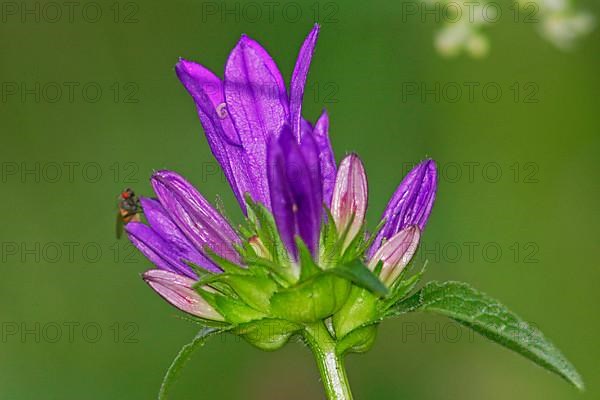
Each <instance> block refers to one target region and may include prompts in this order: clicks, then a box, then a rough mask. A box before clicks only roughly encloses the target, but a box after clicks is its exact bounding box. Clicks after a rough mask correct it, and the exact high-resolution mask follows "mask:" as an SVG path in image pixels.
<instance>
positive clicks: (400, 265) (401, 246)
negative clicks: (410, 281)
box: [369, 225, 421, 286]
mask: <svg viewBox="0 0 600 400" xmlns="http://www.w3.org/2000/svg"><path fill="white" fill-rule="evenodd" d="M420 237H421V231H420V230H419V227H418V226H416V225H410V226H408V227H406V228H404V229H403V230H401V231H400V232H398V233H397V234H395V235H394V236H392V237H391V238H390V240H388V241H387V242H385V243H384V244H383V245H382V246H381V247H380V248H379V249H378V250H377V251H376V252H375V254H374V255H373V257H372V258H371V261H370V262H369V268H370V269H371V270H374V269H375V267H376V266H377V264H378V263H379V262H383V268H382V269H381V274H380V275H379V279H381V281H382V282H383V283H385V284H386V285H387V286H391V285H392V284H393V283H394V281H395V280H396V278H398V276H399V275H400V273H401V272H402V270H403V269H404V268H405V267H406V266H407V265H408V263H409V262H410V260H411V259H412V257H413V255H414V254H415V252H416V251H417V247H418V245H419V239H420Z"/></svg>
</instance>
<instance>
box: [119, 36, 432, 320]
mask: <svg viewBox="0 0 600 400" xmlns="http://www.w3.org/2000/svg"><path fill="white" fill-rule="evenodd" d="M318 34H319V27H318V26H317V25H315V27H314V28H313V29H312V31H311V32H310V33H309V35H308V36H307V38H306V39H305V41H304V43H303V45H302V47H301V49H300V52H299V55H298V59H297V61H296V65H295V67H294V71H293V73H292V78H291V82H290V85H289V95H288V90H287V88H286V86H285V84H284V81H283V78H282V76H281V73H280V72H279V69H278V68H277V66H276V64H275V62H274V61H273V59H272V58H271V57H270V56H269V54H268V53H267V52H266V50H265V49H263V48H262V47H261V46H260V44H258V43H257V42H255V41H254V40H252V39H250V38H248V37H247V36H242V38H241V39H240V40H239V42H238V43H237V45H236V46H235V47H234V49H233V50H232V52H231V54H230V55H229V58H228V60H227V63H226V66H225V74H224V79H223V80H221V79H220V78H218V77H217V76H216V75H215V74H213V73H212V72H211V71H209V70H208V69H207V68H205V67H203V66H202V65H199V64H196V63H194V62H191V61H187V60H183V59H182V60H180V61H179V62H178V63H177V66H176V68H175V69H176V73H177V76H178V77H179V79H180V80H181V82H182V83H183V85H184V86H185V88H186V89H187V91H188V92H189V94H190V95H191V96H192V98H193V100H194V103H195V105H196V109H197V112H198V116H199V117H200V122H201V124H202V126H203V128H204V132H205V134H206V137H207V140H208V144H209V146H210V148H211V151H212V153H213V154H214V156H215V158H216V160H217V161H218V162H219V164H220V165H221V167H222V169H223V171H224V173H225V176H226V178H227V180H228V182H229V184H230V185H231V188H232V190H233V193H234V195H235V197H236V198H237V200H238V202H239V203H240V207H241V209H242V211H243V212H244V213H245V214H246V215H247V216H248V223H252V224H254V225H252V227H251V228H250V229H246V228H245V229H240V230H239V231H238V230H236V229H234V228H233V227H232V226H231V224H230V223H229V222H228V221H227V220H226V219H225V218H224V217H223V216H222V215H221V214H220V213H219V212H218V211H217V210H216V209H215V208H214V207H213V206H212V205H211V204H210V203H209V202H208V201H206V199H205V198H204V197H203V196H202V195H201V194H200V193H199V192H198V191H197V190H196V189H195V188H194V186H193V185H192V184H190V183H189V182H188V181H187V180H185V179H184V178H183V177H181V176H180V175H178V174H176V173H175V172H172V171H158V172H156V173H154V174H153V176H152V179H151V183H152V187H153V189H154V192H155V193H156V197H157V199H149V198H144V199H142V200H141V202H142V208H143V211H144V215H145V217H146V220H147V224H144V223H139V222H132V223H129V224H128V225H127V226H126V231H127V233H128V236H129V238H130V240H131V241H132V243H133V244H134V245H135V246H136V247H138V249H139V250H140V251H141V252H142V253H143V254H144V255H146V257H148V259H149V260H150V261H151V262H152V263H153V264H154V265H155V266H156V267H157V269H154V270H151V271H148V272H146V273H145V274H144V280H145V281H146V282H147V283H148V284H149V285H150V286H151V287H152V288H153V289H154V290H156V291H157V292H158V293H159V294H160V295H161V296H162V297H164V298H165V299H166V300H167V301H168V302H170V303H171V304H173V305H174V306H176V307H178V308H180V309H182V310H183V311H185V312H188V313H190V314H192V315H196V316H199V317H201V318H207V319H214V320H222V319H223V318H226V319H227V317H226V314H223V313H222V312H221V313H219V311H222V310H221V309H220V308H218V307H216V306H215V304H216V303H212V302H211V301H216V300H215V299H216V298H219V296H220V295H221V294H219V293H216V294H215V293H211V289H210V284H209V285H208V286H203V288H204V289H205V291H204V292H199V291H196V289H195V288H194V283H195V282H197V280H198V279H199V277H198V275H197V273H199V271H200V270H201V269H204V270H205V271H207V274H219V273H221V272H222V271H223V270H227V272H230V269H231V268H246V267H247V265H250V266H252V265H251V263H252V262H254V261H255V259H256V257H259V258H262V259H264V262H263V264H260V265H271V266H272V265H273V264H274V263H275V262H279V263H281V264H284V265H276V266H275V268H282V269H284V268H290V270H293V272H292V273H289V271H288V272H286V271H281V277H283V278H281V277H280V278H279V279H288V280H290V279H291V280H292V282H289V283H290V284H293V283H294V282H293V280H294V279H298V278H299V274H298V273H297V272H298V271H299V269H298V261H299V258H300V255H299V253H300V251H299V249H298V248H297V245H298V240H301V241H302V242H303V243H304V244H305V245H306V248H307V249H308V250H309V252H310V253H311V254H312V256H313V259H314V261H315V262H316V263H317V264H318V262H319V259H320V256H321V254H322V251H327V249H323V248H322V247H323V246H324V244H323V243H322V239H323V235H322V233H323V232H322V230H323V229H322V228H323V226H324V225H325V224H328V223H335V224H336V226H337V228H338V229H337V232H339V233H340V234H341V233H342V232H344V231H347V232H348V234H347V238H346V241H345V243H344V244H343V246H342V247H343V250H344V251H345V249H346V248H348V247H349V246H348V245H349V243H350V242H351V241H352V239H354V238H355V237H357V234H358V233H359V232H360V231H361V230H362V229H363V225H364V221H365V215H366V209H367V200H368V199H367V196H368V193H367V178H366V174H365V170H364V167H363V165H362V162H361V161H360V159H359V157H358V156H357V155H355V154H351V155H349V156H347V157H346V158H345V159H344V160H343V161H342V163H341V165H340V168H339V171H338V169H337V167H336V162H335V157H334V153H333V150H332V147H331V143H330V140H329V117H328V115H327V113H326V112H325V111H323V113H322V115H321V116H320V117H319V119H318V120H317V121H316V123H315V124H314V126H313V125H312V124H311V123H310V122H309V121H307V120H305V119H304V118H303V117H302V97H303V93H304V86H305V83H306V79H307V75H308V70H309V67H310V63H311V59H312V55H313V53H314V49H315V45H316V41H317V37H318ZM435 190H436V170H435V164H434V162H433V161H431V160H426V161H424V162H423V163H421V164H419V165H418V166H417V167H416V168H415V169H414V170H413V171H411V172H410V173H409V174H408V176H407V177H406V178H405V179H404V181H402V183H401V184H400V186H399V188H398V189H397V190H396V193H395V194H394V196H393V197H392V199H391V201H390V203H389V204H388V207H387V209H386V211H385V212H384V216H383V218H385V220H386V222H385V225H384V226H383V229H382V230H381V231H380V232H379V233H378V235H377V236H376V238H375V240H374V242H373V245H372V246H371V248H370V249H369V251H368V259H367V261H369V260H370V263H369V266H371V267H372V266H373V265H375V264H377V262H378V261H383V263H384V265H383V269H382V274H381V276H380V279H382V280H383V281H384V282H386V283H388V282H389V281H390V280H392V281H393V279H395V277H396V276H397V275H398V274H399V271H401V269H402V268H403V267H404V266H405V265H406V262H407V261H406V260H409V259H410V257H411V256H412V254H413V253H414V249H415V248H416V245H417V244H418V241H419V236H420V230H422V229H423V228H424V226H425V223H426V221H427V218H428V217H429V213H430V212H431V207H432V205H433V201H434V198H435ZM246 196H249V200H247V198H246ZM247 201H248V204H247ZM249 206H250V207H251V208H252V210H250V209H249ZM325 208H328V209H330V210H331V213H332V216H333V221H328V218H326V215H327V214H326V212H325ZM399 232H400V233H399ZM330 239H331V238H330ZM334 239H335V238H334ZM361 240H362V239H361ZM328 243H330V242H328ZM350 247H352V246H350ZM355 248H357V249H359V248H364V247H360V246H355ZM249 252H251V254H250V253H249ZM282 252H283V253H284V254H283V255H282ZM355 256H356V257H362V256H363V254H362V253H361V254H356V255H355ZM253 257H254V258H253ZM289 261H291V263H290V262H289ZM265 262H266V263H265ZM269 263H270V264H269ZM251 270H252V269H249V271H251ZM241 276H244V275H241ZM218 277H220V278H222V279H223V281H224V282H227V284H228V285H233V286H232V287H234V288H236V289H237V292H238V295H239V297H240V298H242V299H244V300H246V301H248V302H249V304H253V305H254V306H256V305H257V304H258V305H264V304H265V302H267V303H268V299H269V298H270V296H271V294H272V293H271V292H269V291H274V290H276V288H277V285H275V284H273V283H272V282H271V283H269V282H265V281H264V280H263V278H262V277H261V278H249V277H245V278H240V277H239V276H238V277H237V278H236V277H232V276H231V275H229V274H225V275H219V276H218ZM210 278H211V279H212V278H214V276H212V277H210ZM253 279H254V280H253ZM253 285H258V286H257V287H260V288H262V289H260V290H258V289H256V287H255V286H253ZM236 289H234V290H236ZM261 290H267V292H268V295H263V294H261ZM202 293H204V294H205V295H206V293H211V294H210V295H207V297H206V298H204V297H203V296H204V295H203V294H202ZM265 296H266V297H265ZM210 299H212V300H210ZM257 299H259V300H260V301H257ZM265 299H266V300H265ZM209 300H210V301H209ZM219 304H220V305H221V307H224V309H229V308H228V307H234V306H232V304H235V307H239V300H235V301H234V302H233V303H230V302H228V301H227V300H221V303H219ZM215 307H216V308H215ZM235 307H234V308H235ZM217 308H218V310H217ZM236 309H237V308H236ZM262 311H264V310H261V312H262ZM245 312H249V311H245ZM253 312H256V311H253ZM257 315H258V316H257V317H256V318H259V316H260V317H261V318H262V316H264V314H260V313H259V314H257ZM239 316H240V314H236V317H235V318H239Z"/></svg>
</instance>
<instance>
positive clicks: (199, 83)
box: [175, 59, 242, 146]
mask: <svg viewBox="0 0 600 400" xmlns="http://www.w3.org/2000/svg"><path fill="white" fill-rule="evenodd" d="M175 72H176V73H177V77H178V78H179V80H180V81H181V83H183V85H184V86H185V88H186V89H187V91H188V92H189V93H190V95H191V96H192V97H193V98H194V100H195V101H196V103H197V105H198V107H199V108H200V109H201V110H202V112H203V113H204V114H206V115H207V116H208V117H209V118H210V119H211V121H210V122H211V123H212V124H213V125H215V128H217V132H218V133H219V134H220V135H221V136H222V137H223V139H225V140H226V141H227V142H228V143H230V144H232V145H237V146H241V145H242V142H241V140H240V137H239V135H238V133H237V131H236V130H235V127H234V126H233V122H232V121H231V118H229V115H228V113H227V108H226V105H225V94H224V92H223V84H222V82H221V79H219V77H217V76H216V75H215V74H214V73H213V72H212V71H210V70H209V69H208V68H206V67H204V66H203V65H200V64H197V63H195V62H193V61H188V60H185V59H180V60H179V62H178V63H177V65H176V66H175Z"/></svg>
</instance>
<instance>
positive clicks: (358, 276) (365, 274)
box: [326, 260, 388, 297]
mask: <svg viewBox="0 0 600 400" xmlns="http://www.w3.org/2000/svg"><path fill="white" fill-rule="evenodd" d="M326 272H328V273H332V274H335V275H337V276H339V277H342V278H345V279H348V280H349V281H351V282H353V283H354V284H356V285H358V286H360V287H363V288H365V289H367V290H370V291H371V292H373V293H375V294H377V295H378V296H381V297H384V296H386V295H387V294H388V289H387V287H386V286H385V285H384V284H383V282H381V281H380V280H379V278H377V277H376V276H375V275H374V274H373V272H371V270H370V269H368V268H367V267H365V266H364V264H363V263H362V262H361V261H360V260H354V261H353V262H351V263H348V264H344V265H341V266H339V267H335V268H331V269H328V270H326Z"/></svg>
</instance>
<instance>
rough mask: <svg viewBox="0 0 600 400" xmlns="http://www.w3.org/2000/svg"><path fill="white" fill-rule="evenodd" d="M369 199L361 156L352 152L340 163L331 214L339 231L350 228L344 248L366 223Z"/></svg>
mask: <svg viewBox="0 0 600 400" xmlns="http://www.w3.org/2000/svg"><path fill="white" fill-rule="evenodd" d="M367 201H368V189H367V176H366V175H365V169H364V167H363V165H362V162H361V161H360V158H359V157H358V156H357V155H356V154H350V155H349V156H347V157H346V158H344V159H343V160H342V163H341V164H340V168H339V169H338V172H337V176H336V178H335V188H334V190H333V198H332V200H331V214H332V215H333V220H334V221H335V225H336V227H337V230H338V232H339V233H340V234H341V233H342V232H345V231H346V229H348V235H347V236H346V240H345V242H344V248H346V247H347V246H348V244H350V242H351V241H352V240H353V239H354V237H355V236H356V235H357V233H358V232H359V231H360V229H361V227H362V225H363V223H364V220H365V213H366V211H367ZM349 224H350V226H349Z"/></svg>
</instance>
